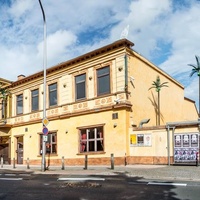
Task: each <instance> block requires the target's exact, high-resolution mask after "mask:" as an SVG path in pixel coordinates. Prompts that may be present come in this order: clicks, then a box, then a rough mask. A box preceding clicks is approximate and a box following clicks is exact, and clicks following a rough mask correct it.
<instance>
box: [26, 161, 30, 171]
mask: <svg viewBox="0 0 200 200" xmlns="http://www.w3.org/2000/svg"><path fill="white" fill-rule="evenodd" d="M26 162H27V169H30V166H29V158H27V161H26Z"/></svg>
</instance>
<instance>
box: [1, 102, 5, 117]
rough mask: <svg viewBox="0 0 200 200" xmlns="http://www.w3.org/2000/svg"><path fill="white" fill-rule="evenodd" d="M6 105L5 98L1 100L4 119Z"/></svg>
mask: <svg viewBox="0 0 200 200" xmlns="http://www.w3.org/2000/svg"><path fill="white" fill-rule="evenodd" d="M5 107H6V103H5V100H4V99H3V100H2V101H1V118H2V119H4V118H5V117H6V116H5V110H6V109H5Z"/></svg>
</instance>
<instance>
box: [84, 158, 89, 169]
mask: <svg viewBox="0 0 200 200" xmlns="http://www.w3.org/2000/svg"><path fill="white" fill-rule="evenodd" d="M87 168H88V155H85V167H84V169H85V170H87Z"/></svg>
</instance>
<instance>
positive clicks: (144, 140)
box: [130, 134, 152, 146]
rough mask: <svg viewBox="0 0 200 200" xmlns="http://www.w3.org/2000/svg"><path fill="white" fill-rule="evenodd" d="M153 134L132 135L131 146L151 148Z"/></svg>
mask: <svg viewBox="0 0 200 200" xmlns="http://www.w3.org/2000/svg"><path fill="white" fill-rule="evenodd" d="M151 145H152V141H151V134H131V135H130V146H151Z"/></svg>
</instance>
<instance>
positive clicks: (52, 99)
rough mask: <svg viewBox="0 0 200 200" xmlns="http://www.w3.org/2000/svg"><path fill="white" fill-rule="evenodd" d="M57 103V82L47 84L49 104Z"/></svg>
mask: <svg viewBox="0 0 200 200" xmlns="http://www.w3.org/2000/svg"><path fill="white" fill-rule="evenodd" d="M55 105H57V83H54V84H51V85H49V106H55Z"/></svg>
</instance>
